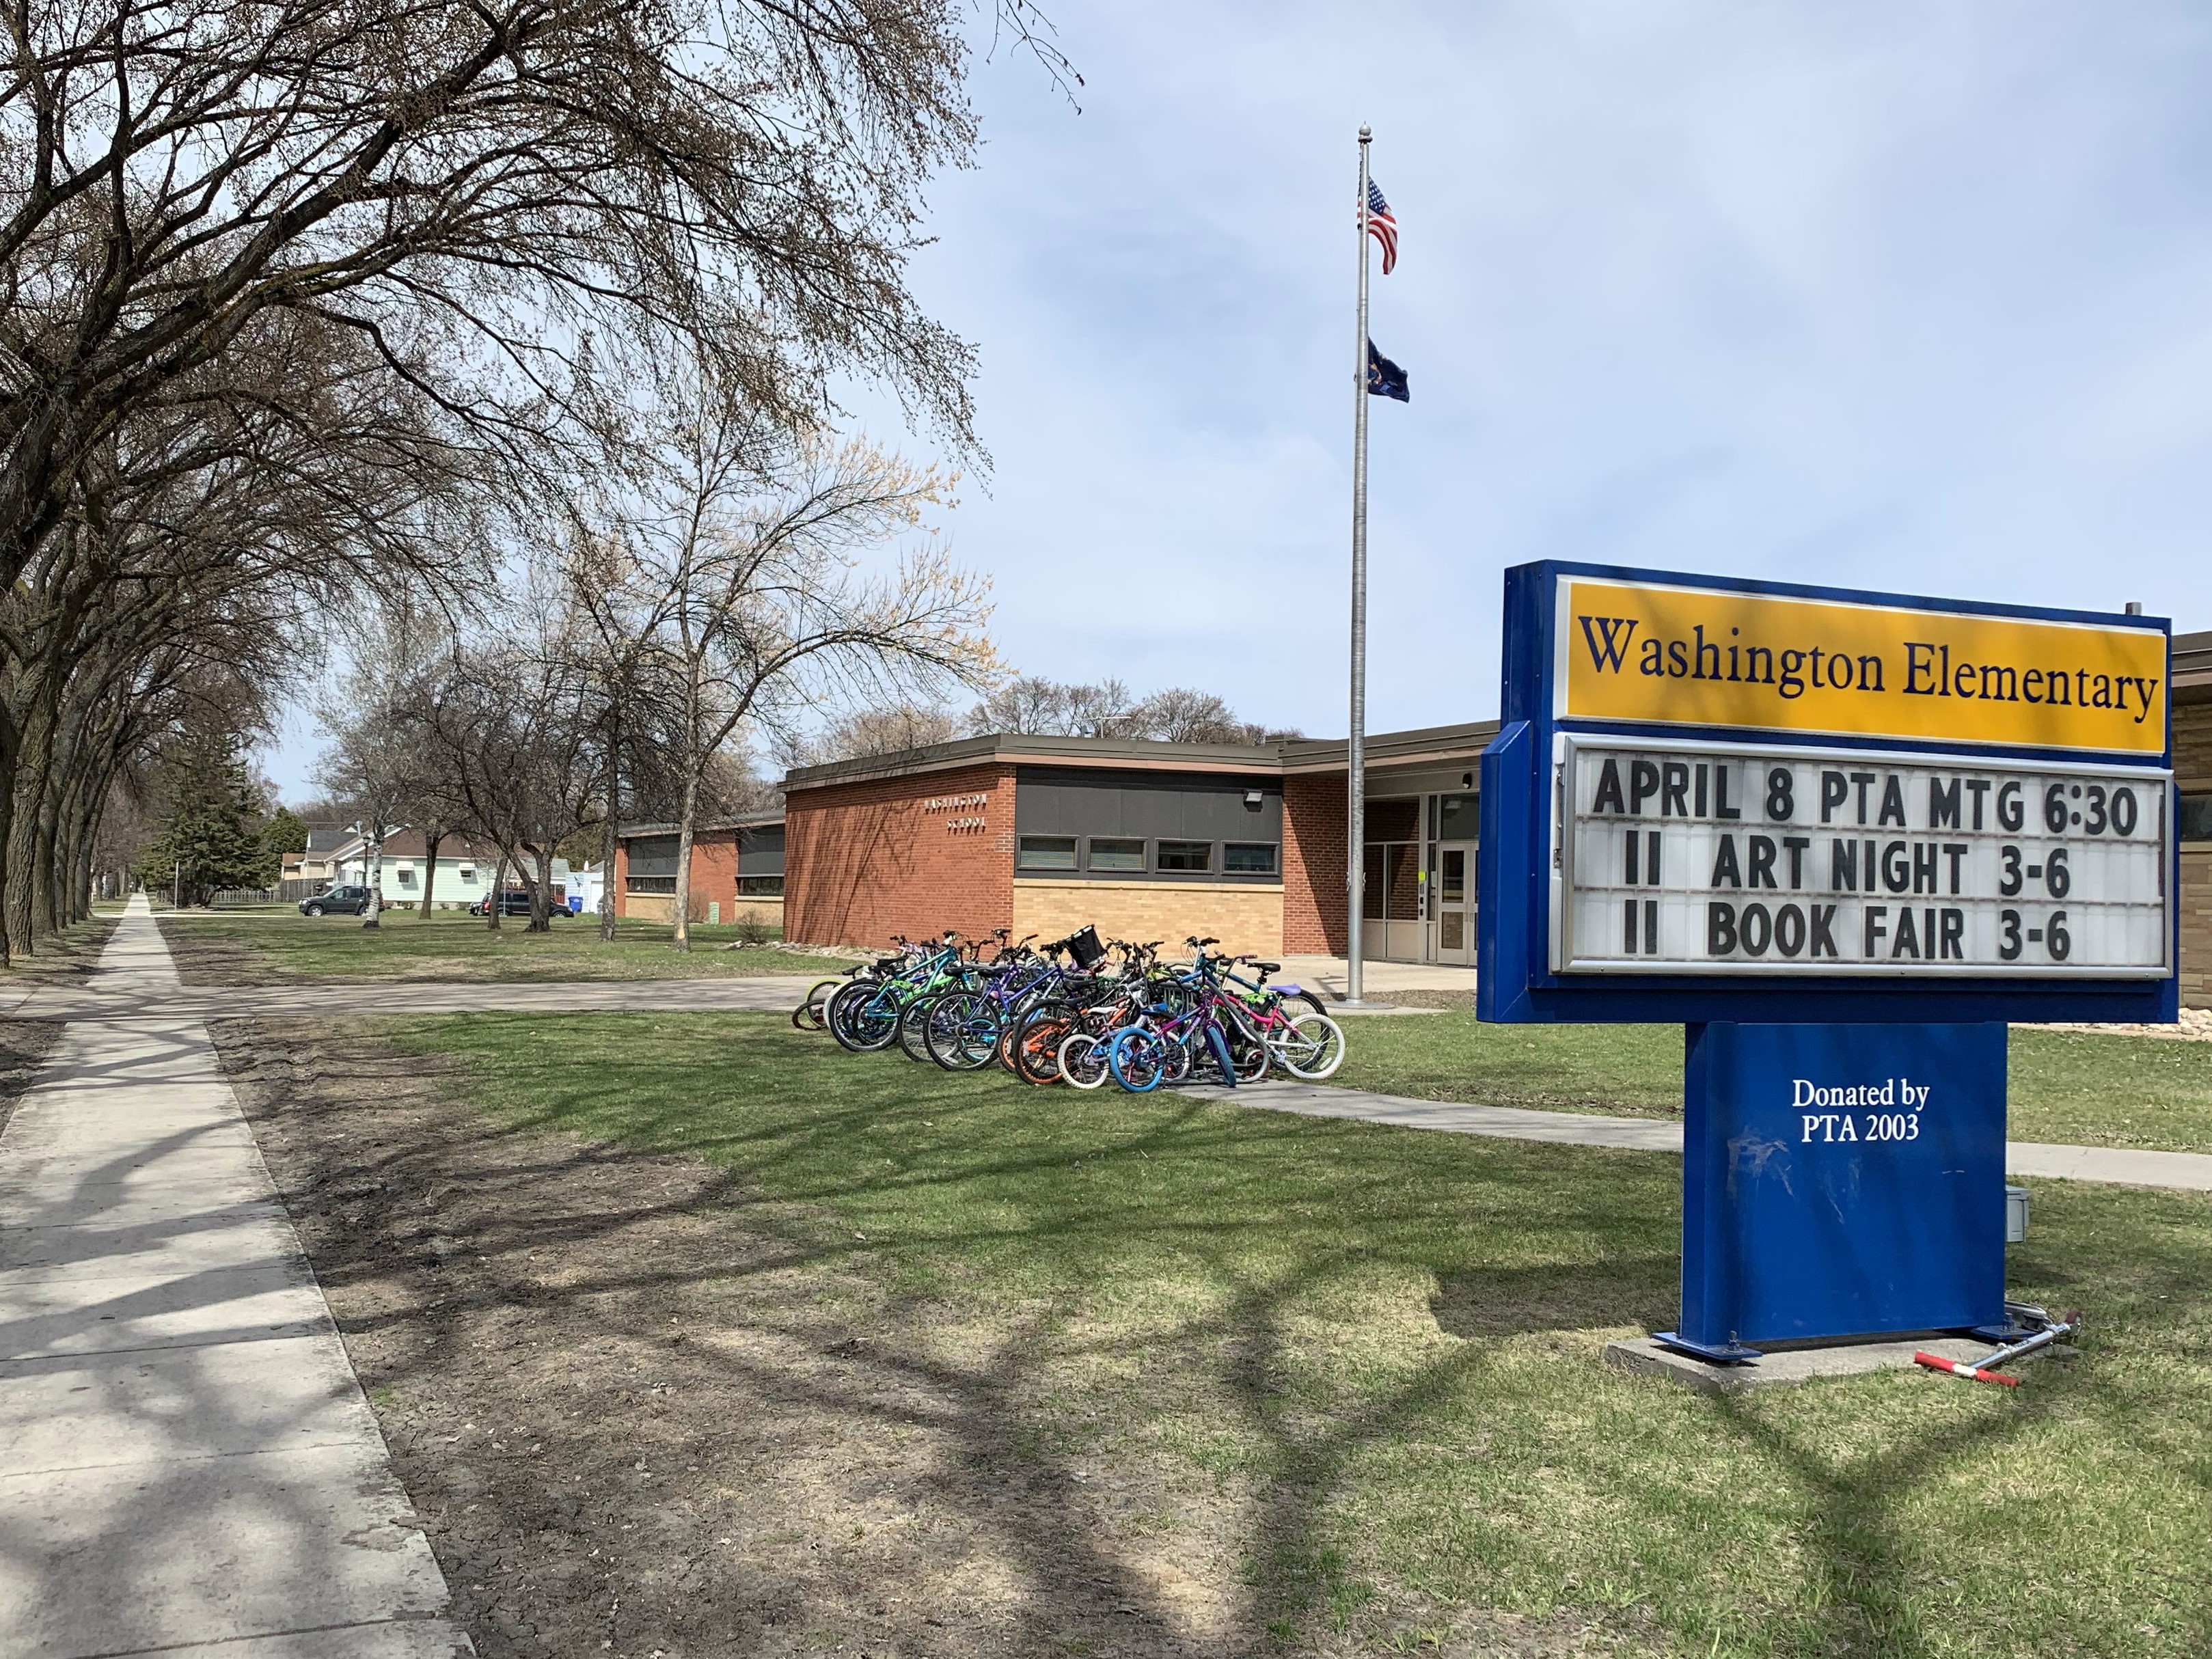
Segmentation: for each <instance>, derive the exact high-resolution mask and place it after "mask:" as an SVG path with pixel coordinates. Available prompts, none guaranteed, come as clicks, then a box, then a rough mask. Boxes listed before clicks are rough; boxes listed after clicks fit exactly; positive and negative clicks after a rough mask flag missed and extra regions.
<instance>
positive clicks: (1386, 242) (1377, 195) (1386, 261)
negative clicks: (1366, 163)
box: [1367, 179, 1398, 276]
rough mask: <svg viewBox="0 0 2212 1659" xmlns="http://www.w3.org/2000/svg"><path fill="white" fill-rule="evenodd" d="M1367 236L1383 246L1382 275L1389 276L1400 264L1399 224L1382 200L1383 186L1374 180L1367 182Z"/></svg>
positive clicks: (1388, 205)
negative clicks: (1392, 268) (1396, 265)
mask: <svg viewBox="0 0 2212 1659" xmlns="http://www.w3.org/2000/svg"><path fill="white" fill-rule="evenodd" d="M1367 234H1369V235H1370V236H1372V237H1373V238H1374V239H1375V240H1376V241H1378V242H1380V243H1382V244H1383V275H1384V276H1389V274H1390V267H1391V266H1393V265H1395V264H1397V263H1398V222H1397V221H1396V220H1395V219H1394V218H1392V217H1391V216H1390V204H1389V203H1388V202H1386V201H1384V200H1383V186H1382V185H1378V184H1376V182H1375V181H1374V180H1373V179H1369V180H1368V181H1367Z"/></svg>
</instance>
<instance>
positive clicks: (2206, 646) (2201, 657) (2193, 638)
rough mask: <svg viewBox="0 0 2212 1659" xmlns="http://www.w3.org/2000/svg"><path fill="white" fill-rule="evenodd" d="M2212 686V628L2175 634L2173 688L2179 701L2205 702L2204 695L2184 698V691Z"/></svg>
mask: <svg viewBox="0 0 2212 1659" xmlns="http://www.w3.org/2000/svg"><path fill="white" fill-rule="evenodd" d="M2207 687H2212V629H2206V630H2204V631H2203V632H2202V633H2197V634H2176V635H2174V636H2173V690H2174V694H2175V696H2176V699H2177V700H2178V701H2183V702H2204V701H2206V699H2205V698H2203V697H2188V698H2182V697H2181V696H2180V694H2181V693H2182V692H2184V691H2195V690H2202V689H2203V688H2207Z"/></svg>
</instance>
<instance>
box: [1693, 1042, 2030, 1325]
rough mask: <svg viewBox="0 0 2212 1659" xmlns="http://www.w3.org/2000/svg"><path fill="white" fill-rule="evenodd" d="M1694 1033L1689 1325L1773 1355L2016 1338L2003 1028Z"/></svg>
mask: <svg viewBox="0 0 2212 1659" xmlns="http://www.w3.org/2000/svg"><path fill="white" fill-rule="evenodd" d="M1686 1029H1687V1036H1688V1043H1687V1052H1686V1063H1685V1067H1684V1090H1683V1095H1684V1103H1685V1106H1686V1115H1685V1121H1684V1123H1683V1133H1682V1143H1683V1152H1684V1164H1683V1189H1682V1316H1681V1327H1680V1330H1679V1331H1670V1332H1668V1333H1665V1334H1664V1335H1663V1336H1662V1338H1661V1339H1660V1340H1664V1341H1668V1342H1670V1343H1671V1344H1672V1345H1673V1346H1680V1347H1682V1348H1684V1349H1686V1350H1688V1351H1690V1352H1697V1353H1700V1354H1703V1355H1705V1357H1708V1358H1722V1359H1746V1358H1754V1357H1755V1353H1756V1345H1757V1344H1759V1343H1761V1342H1781V1341H1803V1340H1820V1339H1823V1338H1847V1337H1872V1336H1880V1335H1894V1334H1905V1333H1909V1332H1917V1331H1935V1330H1963V1329H1967V1328H1972V1327H1975V1326H1993V1327H1994V1326H2002V1325H2004V1324H2006V1323H2007V1320H2006V1318H2005V1307H2004V1133H2005V1027H2004V1026H2003V1025H2002V1024H1997V1023H1995V1022H1990V1023H1987V1024H1966V1025H1887V1024H1885V1025H1751V1024H1736V1023H1734V1022H1729V1021H1714V1022H1711V1023H1710V1024H1702V1025H1692V1026H1689V1027H1688V1028H1686Z"/></svg>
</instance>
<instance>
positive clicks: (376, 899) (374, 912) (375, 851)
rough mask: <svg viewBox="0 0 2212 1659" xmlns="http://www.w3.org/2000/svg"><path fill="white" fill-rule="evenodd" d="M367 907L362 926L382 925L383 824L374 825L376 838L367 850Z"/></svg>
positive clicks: (363, 914)
mask: <svg viewBox="0 0 2212 1659" xmlns="http://www.w3.org/2000/svg"><path fill="white" fill-rule="evenodd" d="M368 858H369V865H368V908H367V909H365V910H363V911H362V915H361V925H362V927H383V926H384V922H383V915H384V825H383V824H381V823H379V824H378V825H377V826H376V840H375V841H374V842H373V843H372V844H371V845H370V847H369V851H368Z"/></svg>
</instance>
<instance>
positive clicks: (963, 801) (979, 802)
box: [921, 789, 991, 836]
mask: <svg viewBox="0 0 2212 1659" xmlns="http://www.w3.org/2000/svg"><path fill="white" fill-rule="evenodd" d="M990 800H991V792H990V791H989V790H987V789H985V790H979V791H977V792H976V793H973V794H968V795H932V796H930V797H929V798H928V799H927V800H925V801H923V802H922V804H921V810H922V811H925V812H951V813H955V814H957V816H956V817H949V818H947V819H946V820H945V833H946V834H947V835H952V836H960V835H974V834H975V833H976V832H978V831H980V830H984V829H989V828H990V827H991V823H990V819H989V817H987V815H986V814H984V813H982V812H980V811H972V810H970V809H972V808H975V807H981V806H987V805H990Z"/></svg>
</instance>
